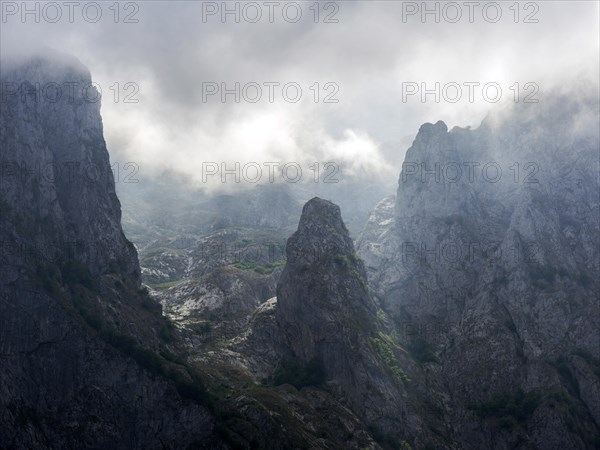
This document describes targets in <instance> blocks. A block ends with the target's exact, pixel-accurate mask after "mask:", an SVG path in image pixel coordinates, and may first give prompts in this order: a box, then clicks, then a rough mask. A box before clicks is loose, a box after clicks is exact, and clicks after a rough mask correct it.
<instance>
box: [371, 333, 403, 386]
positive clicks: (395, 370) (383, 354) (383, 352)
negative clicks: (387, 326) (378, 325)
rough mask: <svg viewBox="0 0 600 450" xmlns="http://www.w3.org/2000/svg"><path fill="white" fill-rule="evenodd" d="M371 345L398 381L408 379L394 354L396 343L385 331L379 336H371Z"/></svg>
mask: <svg viewBox="0 0 600 450" xmlns="http://www.w3.org/2000/svg"><path fill="white" fill-rule="evenodd" d="M370 341H371V345H372V346H373V348H374V349H375V351H376V352H377V355H379V358H380V359H381V360H382V361H383V363H384V364H385V365H386V366H387V368H388V369H389V370H390V372H392V374H393V375H394V377H395V378H396V379H397V380H398V381H407V380H408V379H407V377H406V374H405V373H404V370H402V367H400V364H399V363H398V359H397V358H396V355H395V354H394V350H393V349H394V347H396V345H395V344H394V343H393V341H392V339H391V338H390V337H389V336H387V335H386V334H384V333H379V335H378V336H377V337H372V338H370Z"/></svg>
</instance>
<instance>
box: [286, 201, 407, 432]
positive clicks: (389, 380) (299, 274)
mask: <svg viewBox="0 0 600 450" xmlns="http://www.w3.org/2000/svg"><path fill="white" fill-rule="evenodd" d="M275 314H276V318H277V322H278V324H279V327H280V329H281V330H282V333H283V335H284V337H283V339H284V341H285V343H286V344H287V346H288V348H289V349H290V350H291V353H292V355H293V356H294V357H295V358H297V359H298V360H299V361H300V362H302V363H304V364H307V363H309V362H310V361H311V360H313V359H316V360H318V361H319V362H320V363H321V364H322V366H323V369H324V372H325V377H326V379H327V381H328V382H329V383H330V384H331V385H332V386H334V390H335V389H337V390H338V391H339V392H340V394H341V395H342V396H343V398H345V399H346V401H348V402H349V403H350V405H351V407H352V410H353V411H354V412H355V413H356V414H357V415H358V416H359V417H361V418H362V419H363V420H364V421H365V422H366V423H367V424H370V425H376V426H378V427H380V428H381V429H382V430H385V431H386V432H390V433H392V434H397V433H396V432H397V431H398V429H396V430H395V431H396V432H394V431H393V430H394V426H396V427H397V425H398V424H399V423H401V421H402V417H403V415H405V411H404V402H403V401H402V400H401V394H400V392H401V391H402V386H401V384H402V382H401V380H400V379H395V378H394V373H393V367H388V366H386V361H384V360H383V358H382V357H381V355H379V354H378V352H377V345H376V343H375V341H374V340H375V339H379V333H380V332H381V330H383V325H382V324H380V323H379V322H378V319H377V310H376V305H375V303H374V301H373V299H372V297H371V295H370V294H369V289H368V286H367V281H366V272H365V270H364V267H363V264H362V262H361V261H360V260H359V259H358V258H357V256H356V254H355V252H354V245H353V243H352V240H351V239H350V238H349V236H348V231H347V229H346V227H345V225H344V223H343V221H342V219H341V214H340V209H339V207H338V206H337V205H334V204H333V203H331V202H328V201H326V200H322V199H319V198H313V199H312V200H310V201H309V202H308V203H306V205H305V206H304V208H303V211H302V216H301V218H300V223H299V225H298V230H297V231H296V232H295V233H294V234H293V235H292V236H291V237H290V239H289V240H288V244H287V264H286V266H285V268H284V270H283V273H282V275H281V278H280V280H279V284H278V287H277V309H276V311H275ZM377 342H378V341H377ZM396 350H397V349H395V348H392V347H390V355H389V356H390V358H392V359H393V360H394V361H395V358H396V356H395V355H394V353H395V352H396ZM387 363H390V361H387ZM404 431H405V430H404Z"/></svg>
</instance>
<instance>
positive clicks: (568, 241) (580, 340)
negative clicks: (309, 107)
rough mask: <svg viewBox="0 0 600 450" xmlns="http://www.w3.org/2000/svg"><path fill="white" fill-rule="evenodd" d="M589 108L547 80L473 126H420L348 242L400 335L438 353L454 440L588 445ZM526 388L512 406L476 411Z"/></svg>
mask: <svg viewBox="0 0 600 450" xmlns="http://www.w3.org/2000/svg"><path fill="white" fill-rule="evenodd" d="M598 118H599V116H598V104H597V100H595V99H594V97H593V96H591V97H585V96H583V97H579V96H577V95H574V94H573V93H570V94H569V95H566V94H560V93H555V94H553V95H549V96H548V98H547V100H546V101H545V102H544V104H539V105H517V106H514V107H513V108H511V109H509V110H499V111H497V112H494V113H493V114H490V116H489V117H487V118H486V119H485V120H484V122H483V123H482V124H481V126H480V127H479V128H478V129H475V130H470V129H460V128H455V129H453V130H451V131H448V129H447V127H446V125H445V124H444V123H443V122H438V123H436V124H425V125H423V126H422V127H421V129H420V130H419V133H418V134H417V137H416V138H415V141H414V142H413V145H412V146H411V148H410V149H409V150H408V151H407V154H406V158H405V161H404V164H403V170H402V173H401V175H400V180H399V186H398V191H397V195H396V199H395V203H392V202H393V200H392V199H387V200H385V201H383V202H381V203H380V204H379V205H378V206H377V208H376V209H375V211H374V212H373V214H372V216H371V219H370V221H369V223H368V224H367V227H366V229H365V230H364V232H363V234H362V236H361V239H360V240H359V243H358V245H357V247H358V253H359V255H360V256H361V257H362V258H363V260H364V261H365V263H366V267H367V272H368V275H369V279H370V281H371V286H372V288H373V289H374V291H375V294H376V297H377V298H378V299H379V301H380V302H381V305H382V308H383V309H384V310H385V311H386V312H388V313H389V314H390V315H391V316H392V317H394V319H395V323H396V326H397V327H399V328H401V327H406V326H407V325H408V326H410V328H411V329H412V330H413V332H412V333H411V335H410V336H408V335H407V334H406V333H401V336H403V337H404V343H405V344H406V345H410V343H411V342H413V343H414V342H415V341H418V342H419V343H420V345H421V346H422V347H423V346H425V345H426V346H427V348H429V350H430V351H431V352H432V353H431V354H432V355H433V356H435V361H433V360H432V361H430V362H427V363H426V364H425V367H429V368H431V369H435V370H433V371H430V373H429V375H428V378H429V380H434V379H437V380H438V381H441V380H443V381H444V383H443V384H444V388H443V391H442V392H443V395H444V396H446V397H447V399H448V401H447V402H446V406H447V407H448V408H452V409H451V410H450V409H448V410H446V413H447V414H448V417H449V419H450V421H451V422H452V424H451V430H452V431H451V433H450V438H451V439H452V440H453V441H455V442H457V443H458V444H459V445H460V446H461V447H462V448H473V449H475V448H485V447H488V445H489V443H490V442H494V445H496V447H494V448H505V447H507V446H512V448H559V447H562V446H565V445H567V446H568V447H569V448H594V445H597V442H598V440H597V436H598V433H599V429H598V423H599V422H598V412H597V411H598V409H597V405H598V402H599V398H598V393H597V389H596V388H592V387H591V386H592V385H595V386H597V385H598V383H599V382H600V380H599V379H598V367H599V366H598V363H599V361H600V359H599V357H600V327H599V324H600V310H599V303H598V298H599V294H600V286H599V284H598V280H599V279H600V276H599V275H600V274H599V267H598V261H599V258H600V254H599V249H600V228H599V227H600V221H599V218H600V216H599V207H600V199H599V192H600V191H599V188H600V186H599V181H598V153H599V148H600V145H599V139H598V127H597V123H598ZM594 371H595V373H596V375H595V378H594V381H593V382H592V381H591V378H590V377H591V375H590V374H591V373H592V372H594ZM434 374H435V375H434ZM523 393H529V395H530V397H531V398H532V397H533V396H534V395H537V396H538V400H537V401H536V402H533V401H532V407H531V411H529V412H528V413H527V414H525V413H523V414H521V415H519V414H517V416H519V417H515V413H514V411H513V412H512V413H511V412H510V411H508V410H507V409H502V407H498V408H497V409H495V410H494V408H490V409H485V408H484V409H485V412H484V410H482V409H481V408H479V409H478V406H479V407H481V406H482V405H483V406H485V405H488V406H489V405H491V403H489V402H491V401H494V399H495V400H498V399H504V400H503V401H505V403H506V402H508V401H509V400H510V399H513V400H515V398H517V397H519V396H521V397H522V396H523V395H525V394H523ZM557 398H559V399H560V400H557ZM498 401H499V402H500V403H501V402H502V401H501V400H498ZM515 401H516V400H515ZM496 405H498V404H496ZM533 405H535V407H533ZM507 411H508V412H507ZM575 417H577V419H575ZM499 423H502V424H503V427H504V428H502V426H499ZM507 430H509V431H510V432H508V431H507ZM567 441H568V442H569V444H566V442H567Z"/></svg>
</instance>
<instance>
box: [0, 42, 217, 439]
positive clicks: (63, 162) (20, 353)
mask: <svg viewBox="0 0 600 450" xmlns="http://www.w3.org/2000/svg"><path fill="white" fill-rule="evenodd" d="M0 80H1V82H2V87H3V89H7V88H11V86H17V87H19V88H21V89H29V90H31V89H36V85H38V84H39V86H38V87H37V89H38V92H40V91H39V89H40V87H41V88H44V87H47V86H48V84H49V83H57V84H58V85H61V86H64V83H75V85H74V86H75V89H74V91H73V94H72V95H67V93H66V92H64V91H63V95H62V96H61V97H60V98H59V99H58V100H57V101H50V100H49V98H47V97H44V96H42V95H40V96H39V97H38V98H36V97H35V96H34V95H23V96H22V95H20V94H17V95H4V96H3V101H2V103H1V104H0V160H1V163H2V169H3V176H2V178H1V179H0V209H1V211H2V214H1V215H0V240H1V242H2V244H3V246H2V249H3V255H2V262H1V274H0V275H1V277H0V424H1V425H0V447H2V448H27V449H32V448H61V449H64V448H73V449H75V448H140V449H141V448H144V449H147V448H186V447H188V446H191V445H196V446H202V445H207V446H208V447H209V448H217V447H214V446H213V445H217V444H216V441H213V440H212V439H213V438H212V437H211V436H212V429H213V425H214V418H213V416H212V414H211V413H210V412H209V410H208V409H207V408H206V407H205V406H203V405H202V404H200V403H198V402H197V401H195V400H191V399H187V398H184V397H182V396H181V395H180V393H179V391H178V389H177V388H176V385H175V384H174V383H173V382H172V381H169V380H168V377H164V376H162V375H160V374H157V371H160V370H161V369H158V368H156V367H155V370H154V371H153V370H150V369H149V367H150V363H151V362H152V361H154V360H152V358H150V357H149V355H150V352H154V351H158V349H159V348H166V347H165V345H164V343H163V340H164V339H163V337H161V336H163V335H164V336H167V337H168V335H169V331H168V329H166V328H165V326H166V323H165V321H164V319H163V318H162V317H161V315H160V306H159V305H157V304H155V303H154V302H152V301H150V299H148V297H147V296H146V295H144V293H143V292H141V291H140V290H139V287H140V270H139V265H138V261H137V253H136V251H135V249H134V247H133V245H132V244H131V243H129V242H128V241H127V239H126V238H125V236H124V235H123V232H122V230H121V224H120V217H121V212H120V205H119V201H118V199H117V197H116V195H115V186H114V180H113V177H112V173H111V170H110V165H109V156H108V152H107V149H106V145H105V142H104V138H103V135H102V122H101V118H100V103H99V102H91V101H89V100H86V98H85V97H84V94H83V91H82V87H83V86H88V85H89V84H90V82H91V77H90V73H89V72H88V71H87V69H85V68H84V67H83V66H82V65H81V64H80V63H79V62H78V61H77V60H75V59H73V58H70V57H67V56H64V55H61V54H58V53H49V54H46V55H40V56H38V57H35V58H33V59H31V60H27V61H21V62H18V61H5V60H3V61H2V72H1V73H0ZM91 89H93V88H90V90H91ZM3 94H6V92H3ZM88 96H89V97H93V95H92V92H91V91H89V94H88ZM142 348H145V349H147V350H144V351H143V352H142V350H141V349H142ZM134 351H137V352H138V353H137V354H135V355H134ZM143 357H146V358H148V359H147V360H146V364H144V362H143V361H142V358H143ZM211 442H212V444H211ZM211 446H213V447H211Z"/></svg>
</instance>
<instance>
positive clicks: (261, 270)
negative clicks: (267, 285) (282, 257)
mask: <svg viewBox="0 0 600 450" xmlns="http://www.w3.org/2000/svg"><path fill="white" fill-rule="evenodd" d="M233 266H234V267H236V268H238V269H241V270H251V271H253V272H256V273H258V274H260V275H268V274H270V273H273V271H274V270H275V269H277V268H278V267H283V266H285V261H274V262H271V263H268V264H267V265H266V266H262V265H260V264H254V263H247V262H239V261H238V262H235V263H233Z"/></svg>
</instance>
